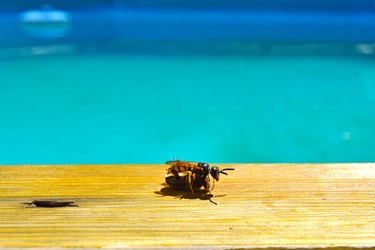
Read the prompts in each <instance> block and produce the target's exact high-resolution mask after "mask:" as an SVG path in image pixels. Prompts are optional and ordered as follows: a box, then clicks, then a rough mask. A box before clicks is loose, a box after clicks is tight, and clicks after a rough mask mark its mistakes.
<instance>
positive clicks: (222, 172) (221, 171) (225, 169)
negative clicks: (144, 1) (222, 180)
mask: <svg viewBox="0 0 375 250" xmlns="http://www.w3.org/2000/svg"><path fill="white" fill-rule="evenodd" d="M228 170H235V169H234V168H224V169H223V170H220V173H221V174H225V175H228V174H227V173H225V172H224V171H228Z"/></svg>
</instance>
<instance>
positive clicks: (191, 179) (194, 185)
mask: <svg viewBox="0 0 375 250" xmlns="http://www.w3.org/2000/svg"><path fill="white" fill-rule="evenodd" d="M166 164H167V165H170V167H169V168H168V169H167V175H166V176H165V181H166V183H167V184H168V185H169V186H170V187H172V188H174V189H180V190H190V191H191V192H192V194H194V192H198V191H203V192H210V191H211V190H213V188H214V185H215V181H219V177H220V174H225V175H228V174H227V173H226V172H225V171H229V170H234V168H225V169H223V170H220V169H219V168H218V167H216V166H212V167H211V166H210V165H209V164H207V163H204V162H198V163H195V162H189V161H180V160H172V161H167V162H166ZM210 176H211V177H212V178H213V183H212V187H211V181H210Z"/></svg>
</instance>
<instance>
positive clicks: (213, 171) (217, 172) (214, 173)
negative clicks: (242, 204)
mask: <svg viewBox="0 0 375 250" xmlns="http://www.w3.org/2000/svg"><path fill="white" fill-rule="evenodd" d="M226 170H234V168H224V169H223V170H220V169H219V168H218V167H216V166H212V167H211V168H210V174H211V176H212V178H214V179H215V180H216V181H219V177H220V174H225V175H228V174H227V173H226V172H225V171H226Z"/></svg>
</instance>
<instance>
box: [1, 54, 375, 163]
mask: <svg viewBox="0 0 375 250" xmlns="http://www.w3.org/2000/svg"><path fill="white" fill-rule="evenodd" d="M374 69H375V60H374V58H373V57H349V56H347V57H346V56H270V55H268V56H261V55H259V56H243V57H241V56H190V57H186V56H164V57H163V56H157V55H155V56H139V55H138V56H137V55H113V54H92V55H78V54H77V55H65V56H54V57H34V58H25V59H17V60H15V59H14V60H2V61H0V72H1V73H0V83H1V84H0V121H1V122H0V164H52V163H53V164H55V163H162V162H164V161H165V160H168V159H171V158H174V157H177V158H179V159H185V160H193V161H207V162H365V161H375V153H374V152H375V70H374Z"/></svg>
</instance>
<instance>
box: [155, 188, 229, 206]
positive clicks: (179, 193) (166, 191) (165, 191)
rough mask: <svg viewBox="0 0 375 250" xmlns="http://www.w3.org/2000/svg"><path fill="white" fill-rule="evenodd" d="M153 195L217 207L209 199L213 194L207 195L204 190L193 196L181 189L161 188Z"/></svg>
mask: <svg viewBox="0 0 375 250" xmlns="http://www.w3.org/2000/svg"><path fill="white" fill-rule="evenodd" d="M154 193H155V194H157V195H159V196H172V197H175V198H176V199H180V200H181V199H200V200H203V201H206V200H208V201H210V202H211V203H213V204H215V205H217V203H216V202H214V201H212V200H211V198H212V197H214V195H213V194H210V193H208V192H207V191H205V190H199V191H195V192H194V194H193V193H192V192H191V191H190V190H189V191H186V190H183V189H181V190H180V189H174V188H171V187H168V186H166V187H163V188H162V189H160V191H155V192H154ZM220 196H224V195H220Z"/></svg>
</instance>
